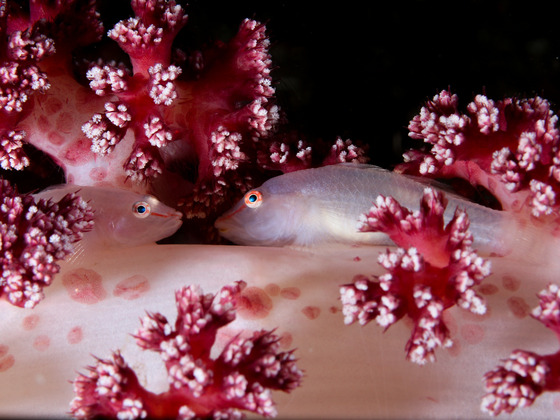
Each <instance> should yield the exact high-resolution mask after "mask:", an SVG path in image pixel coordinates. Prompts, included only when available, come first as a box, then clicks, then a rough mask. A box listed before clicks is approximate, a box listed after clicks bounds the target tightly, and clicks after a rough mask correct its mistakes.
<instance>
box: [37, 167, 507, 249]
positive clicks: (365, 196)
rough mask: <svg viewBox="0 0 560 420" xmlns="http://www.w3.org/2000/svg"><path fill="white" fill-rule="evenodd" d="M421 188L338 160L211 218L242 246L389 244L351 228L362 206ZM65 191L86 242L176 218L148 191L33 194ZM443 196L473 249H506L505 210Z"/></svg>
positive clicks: (270, 184)
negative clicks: (83, 214) (463, 214)
mask: <svg viewBox="0 0 560 420" xmlns="http://www.w3.org/2000/svg"><path fill="white" fill-rule="evenodd" d="M426 187H427V185H426V184H425V183H422V182H420V181H418V180H416V179H414V178H412V177H408V176H404V175H400V174H396V173H394V172H390V171H387V170H384V169H381V168H378V167H376V166H371V165H361V164H338V165H331V166H325V167H321V168H315V169H307V170H301V171H296V172H291V173H287V174H284V175H280V176H278V177H275V178H272V179H270V180H268V181H266V182H265V183H264V184H263V185H262V186H261V187H260V188H257V189H254V190H252V191H249V192H248V193H247V194H245V196H244V197H243V198H242V199H241V200H240V201H239V202H238V203H237V204H236V205H235V206H234V207H233V208H232V209H231V210H230V211H228V212H227V213H225V214H224V215H223V216H221V217H220V218H218V220H217V221H216V223H215V226H216V228H217V229H218V230H219V232H220V234H221V235H223V236H224V237H225V238H227V239H229V240H231V241H232V242H235V243H239V244H243V245H260V246H290V245H292V246H305V247H314V246H319V245H325V244H331V243H344V244H371V245H386V244H391V241H390V239H389V238H388V236H387V235H385V234H383V233H378V232H377V233H372V232H359V231H358V229H357V225H358V220H359V218H360V215H362V214H364V213H366V212H367V211H368V210H369V208H370V207H371V205H372V202H374V201H375V200H376V198H377V196H378V195H384V196H392V197H394V198H395V199H396V200H397V201H399V203H400V204H401V205H402V206H405V207H407V208H409V209H411V210H417V209H418V208H419V204H420V199H421V197H422V195H423V192H424V189H425V188H426ZM69 192H77V193H78V195H80V196H81V197H82V198H83V199H85V200H87V201H89V204H90V206H92V207H93V209H94V211H95V227H94V229H93V231H92V232H89V233H87V234H86V236H85V237H84V240H85V241H86V242H88V243H92V242H93V243H96V244H102V245H103V246H111V245H128V246H130V245H141V244H145V243H152V242H155V241H157V240H159V239H162V238H165V237H167V236H170V235H172V234H173V233H174V232H175V231H176V230H177V229H178V228H179V227H180V225H181V215H180V213H178V212H177V211H175V210H174V209H172V208H170V207H168V206H166V205H165V204H163V203H161V202H159V201H158V200H157V199H156V198H154V197H152V196H149V195H141V194H136V193H133V192H130V191H125V190H119V189H113V188H99V187H79V186H72V185H64V186H61V187H55V188H51V189H47V190H45V191H43V192H41V193H39V194H36V195H35V197H36V198H53V199H55V200H58V199H60V198H61V197H62V196H63V195H64V194H66V193H69ZM446 197H447V198H448V200H449V203H448V206H447V209H446V212H445V216H444V218H445V222H446V223H447V222H448V221H449V220H450V219H451V218H452V216H453V214H454V212H455V208H456V207H460V208H462V209H464V210H466V211H467V213H468V215H469V219H470V222H471V227H470V229H471V231H472V233H473V235H474V238H475V244H474V245H475V247H476V248H478V249H479V250H482V251H483V252H484V251H486V252H495V253H498V254H501V253H503V252H506V250H505V247H506V245H505V244H504V238H503V236H504V229H505V227H504V223H505V222H504V220H505V219H504V212H501V211H497V210H492V209H489V208H486V207H483V206H480V205H478V204H475V203H472V202H470V201H468V200H465V199H463V198H460V197H458V196H455V195H452V194H446ZM139 211H140V212H141V214H139ZM506 230H507V229H506Z"/></svg>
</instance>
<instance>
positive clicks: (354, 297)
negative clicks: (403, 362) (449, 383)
mask: <svg viewBox="0 0 560 420" xmlns="http://www.w3.org/2000/svg"><path fill="white" fill-rule="evenodd" d="M446 206H447V200H446V199H445V197H444V196H443V193H441V192H436V191H434V190H433V189H431V188H427V189H426V190H425V192H424V196H423V198H422V201H421V203H420V212H419V213H412V212H411V211H409V210H408V209H406V208H403V207H402V206H400V204H399V203H398V202H396V201H395V200H394V199H393V198H391V197H387V198H386V197H383V196H379V197H378V198H377V200H376V203H375V205H374V206H373V207H372V208H371V209H370V211H369V212H368V213H367V214H366V215H364V217H363V220H362V226H361V230H362V231H364V232H377V231H381V232H384V233H387V234H388V235H389V236H390V237H391V239H392V240H393V241H394V242H395V243H396V244H397V245H398V246H399V248H397V249H396V250H394V251H390V250H387V251H386V252H385V253H382V254H380V255H379V258H378V262H379V264H381V265H382V266H383V267H384V268H385V269H386V270H387V271H388V273H387V274H383V275H382V276H380V277H379V278H378V279H377V281H372V280H369V279H368V278H367V277H365V276H357V278H355V279H354V283H353V284H348V285H344V286H342V287H341V289H340V293H341V299H342V305H343V313H344V316H345V319H344V322H345V323H346V324H351V323H353V322H356V321H358V322H359V323H360V324H362V325H365V324H367V323H368V322H370V321H371V320H375V321H376V322H377V323H378V324H379V325H380V326H382V327H383V328H385V329H387V328H388V327H389V326H391V325H392V324H394V323H395V322H396V321H398V320H399V319H401V318H403V317H404V316H409V317H410V318H411V319H412V320H413V322H414V326H413V331H412V336H411V338H410V340H409V341H408V343H407V345H406V354H407V358H408V359H410V360H411V361H413V362H415V363H419V364H424V363H426V362H427V361H430V362H433V361H434V360H435V355H434V350H435V349H436V348H438V347H449V346H451V345H452V341H451V339H450V333H449V329H448V328H447V326H446V325H445V322H444V320H443V317H442V315H443V312H444V310H446V309H447V308H449V307H451V306H453V305H458V306H460V307H461V308H463V309H466V310H469V311H471V312H473V313H475V314H484V313H485V312H486V305H485V303H484V300H483V299H482V298H481V297H480V296H479V295H478V294H477V293H476V292H475V291H474V289H473V287H474V286H476V285H478V284H480V282H481V281H482V280H483V279H484V278H485V277H486V276H488V275H489V274H490V263H489V262H488V261H487V260H483V259H482V258H480V257H479V256H478V255H477V254H476V252H475V251H474V250H473V249H472V248H471V244H472V236H471V235H470V233H469V232H468V227H469V221H468V217H467V215H466V213H465V212H463V211H461V210H456V211H455V215H454V216H453V218H452V219H451V221H450V222H449V223H448V224H447V225H446V226H444V221H443V213H444V210H445V207H446ZM404 247H406V248H407V249H405V248H404Z"/></svg>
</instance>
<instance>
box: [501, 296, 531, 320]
mask: <svg viewBox="0 0 560 420" xmlns="http://www.w3.org/2000/svg"><path fill="white" fill-rule="evenodd" d="M507 306H508V308H509V310H510V311H511V313H512V314H513V316H515V317H516V318H525V317H526V316H527V315H529V312H530V311H531V307H530V306H529V305H527V302H525V299H523V298H521V297H516V296H513V297H510V298H509V299H508V300H507Z"/></svg>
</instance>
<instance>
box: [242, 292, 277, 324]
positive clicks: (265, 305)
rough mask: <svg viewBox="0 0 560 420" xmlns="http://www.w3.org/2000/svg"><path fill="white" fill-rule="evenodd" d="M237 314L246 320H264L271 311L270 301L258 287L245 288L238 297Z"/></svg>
mask: <svg viewBox="0 0 560 420" xmlns="http://www.w3.org/2000/svg"><path fill="white" fill-rule="evenodd" d="M237 305H238V313H239V315H240V316H241V317H242V318H246V319H262V318H266V317H267V316H268V314H269V312H270V310H271V309H272V306H273V305H272V300H271V299H270V298H269V297H268V295H267V294H266V292H265V291H264V290H263V289H261V288H260V287H247V288H246V289H244V290H243V291H242V292H241V294H240V295H239V298H238V301H237Z"/></svg>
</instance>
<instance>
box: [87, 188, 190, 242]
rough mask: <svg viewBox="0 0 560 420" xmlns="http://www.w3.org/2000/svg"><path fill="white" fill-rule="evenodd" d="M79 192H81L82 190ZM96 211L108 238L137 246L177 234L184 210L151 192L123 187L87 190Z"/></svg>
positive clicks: (97, 226) (108, 240)
mask: <svg viewBox="0 0 560 420" xmlns="http://www.w3.org/2000/svg"><path fill="white" fill-rule="evenodd" d="M78 195H81V194H80V192H78ZM84 199H86V200H88V201H90V205H92V207H93V209H94V212H95V216H94V217H95V218H94V221H95V226H96V227H95V228H94V229H98V230H99V234H101V235H103V236H104V239H105V242H109V243H112V244H115V245H127V246H136V245H143V244H147V243H153V242H156V241H158V240H160V239H163V238H166V237H168V236H171V235H172V234H174V233H175V232H176V231H177V229H179V227H180V226H181V224H182V221H181V218H182V214H181V213H179V212H178V211H176V210H175V209H173V208H171V207H169V206H167V205H165V204H164V203H162V202H161V201H159V200H158V199H157V198H155V197H154V196H152V195H148V194H138V193H135V192H132V191H125V190H119V189H98V190H97V191H94V192H90V193H89V194H88V193H84Z"/></svg>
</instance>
